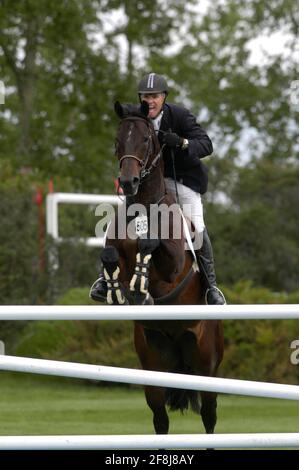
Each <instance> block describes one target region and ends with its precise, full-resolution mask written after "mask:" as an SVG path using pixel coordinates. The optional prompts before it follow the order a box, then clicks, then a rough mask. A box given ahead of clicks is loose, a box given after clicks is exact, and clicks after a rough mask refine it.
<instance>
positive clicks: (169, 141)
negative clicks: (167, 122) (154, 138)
mask: <svg viewBox="0 0 299 470" xmlns="http://www.w3.org/2000/svg"><path fill="white" fill-rule="evenodd" d="M183 140H184V139H183V138H182V137H180V136H179V135H177V134H176V133H175V132H166V133H165V134H164V139H163V143H164V144H166V145H168V147H173V148H174V147H180V146H181V145H182V143H183Z"/></svg>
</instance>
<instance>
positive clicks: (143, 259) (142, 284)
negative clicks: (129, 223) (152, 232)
mask: <svg viewBox="0 0 299 470" xmlns="http://www.w3.org/2000/svg"><path fill="white" fill-rule="evenodd" d="M159 244H160V240H158V239H155V240H151V239H147V238H139V239H138V250H137V254H136V265H135V272H134V274H133V277H132V279H131V281H130V292H131V294H132V297H133V299H134V303H135V304H137V305H143V304H147V305H151V304H153V303H154V301H153V298H152V297H151V295H150V293H149V291H148V279H149V268H150V260H151V257H152V252H153V251H154V250H155V249H156V248H157V247H158V246H159Z"/></svg>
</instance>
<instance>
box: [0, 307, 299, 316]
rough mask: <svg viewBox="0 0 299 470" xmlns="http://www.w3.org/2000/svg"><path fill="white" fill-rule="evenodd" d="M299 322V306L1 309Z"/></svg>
mask: <svg viewBox="0 0 299 470" xmlns="http://www.w3.org/2000/svg"><path fill="white" fill-rule="evenodd" d="M292 318H293V319H296V318H297V319H299V305H298V304H290V305H287V304H273V305H268V304H267V305H185V306H184V308H183V309H182V306H181V305H143V306H142V307H140V306H138V305H111V306H109V305H100V306H97V305H34V306H32V305H1V306H0V320H218V319H219V320H220V319H222V320H229V319H231V320H262V319H263V320H265V319H268V320H270V319H292Z"/></svg>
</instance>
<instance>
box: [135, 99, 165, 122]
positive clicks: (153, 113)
mask: <svg viewBox="0 0 299 470" xmlns="http://www.w3.org/2000/svg"><path fill="white" fill-rule="evenodd" d="M140 99H141V101H146V102H147V103H148V105H149V113H148V117H150V118H151V119H154V118H156V117H157V116H158V114H160V112H161V109H162V107H163V103H164V100H165V93H146V94H141V95H140Z"/></svg>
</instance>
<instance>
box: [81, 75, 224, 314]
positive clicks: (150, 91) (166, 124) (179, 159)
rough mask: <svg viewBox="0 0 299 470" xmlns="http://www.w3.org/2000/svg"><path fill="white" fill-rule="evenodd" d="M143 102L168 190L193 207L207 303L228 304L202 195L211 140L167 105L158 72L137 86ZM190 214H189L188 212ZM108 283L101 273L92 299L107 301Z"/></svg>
mask: <svg viewBox="0 0 299 470" xmlns="http://www.w3.org/2000/svg"><path fill="white" fill-rule="evenodd" d="M138 95H139V100H140V102H142V101H146V102H147V103H148V104H149V114H148V117H149V118H150V119H151V121H152V123H153V126H154V129H155V131H156V132H157V134H158V138H159V141H160V144H161V146H163V160H164V175H165V183H166V188H167V190H169V191H172V192H174V193H175V192H176V189H177V193H178V197H179V202H180V204H181V205H182V208H184V207H189V208H191V214H189V213H188V214H186V215H189V216H190V215H191V221H192V222H193V225H194V228H195V232H196V233H197V234H199V235H200V238H201V239H202V246H200V245H198V238H197V239H196V240H197V241H196V243H195V244H194V251H195V255H196V259H197V261H198V264H199V267H200V269H201V270H202V272H203V273H204V278H205V282H206V303H207V304H211V305H215V304H218V305H222V304H224V303H225V299H224V296H223V294H222V292H221V291H220V290H219V289H218V287H217V285H216V274H215V268H214V260H213V251H212V246H211V242H210V239H209V236H208V233H207V230H206V228H205V224H204V219H203V207H202V202H201V194H204V193H205V192H206V190H207V183H208V177H207V170H206V168H205V166H204V165H203V164H202V162H201V160H200V159H201V158H203V157H206V156H208V155H210V154H211V153H212V152H213V146H212V142H211V140H210V138H209V137H208V135H207V133H206V132H205V131H204V129H203V128H202V127H201V126H200V125H199V124H198V123H197V122H196V118H195V116H194V115H193V114H191V112H190V111H188V110H187V109H185V108H183V107H181V106H177V105H175V104H171V103H166V98H167V95H168V85H167V82H166V80H165V78H164V77H162V76H161V75H157V74H155V73H150V74H147V75H145V76H144V77H143V78H142V79H141V81H140V82H139V85H138ZM188 212H189V211H188ZM106 294H107V284H106V281H105V278H104V276H103V275H102V274H100V277H99V279H97V281H95V283H94V284H93V285H92V287H91V291H90V296H91V297H92V298H93V299H94V300H103V299H106Z"/></svg>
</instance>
